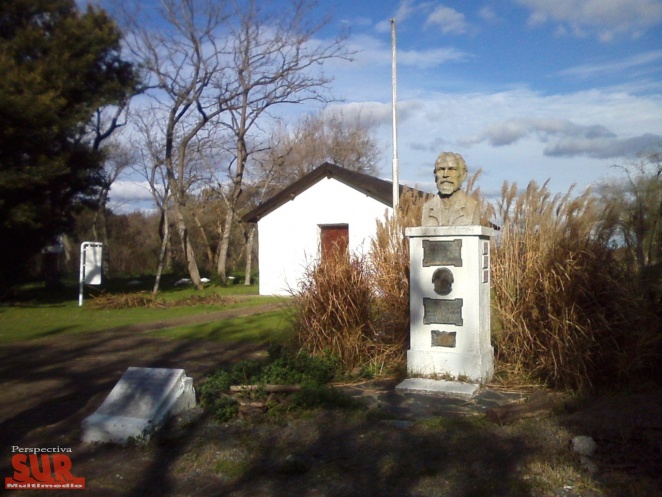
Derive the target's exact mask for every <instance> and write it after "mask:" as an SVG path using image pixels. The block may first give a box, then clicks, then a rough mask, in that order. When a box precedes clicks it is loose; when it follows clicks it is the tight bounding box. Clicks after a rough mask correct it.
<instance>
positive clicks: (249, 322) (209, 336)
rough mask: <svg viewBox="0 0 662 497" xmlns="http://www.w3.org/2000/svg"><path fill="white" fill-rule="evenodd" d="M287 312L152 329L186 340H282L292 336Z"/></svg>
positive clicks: (157, 332)
mask: <svg viewBox="0 0 662 497" xmlns="http://www.w3.org/2000/svg"><path fill="white" fill-rule="evenodd" d="M290 331H291V326H290V323H289V321H288V319H287V311H285V310H279V311H273V312H265V313H261V314H254V315H251V316H245V317H239V318H229V319H224V320H222V321H213V322H210V323H202V324H191V325H186V326H177V327H174V328H166V329H164V330H159V331H154V332H151V333H150V334H151V335H155V336H165V337H170V338H177V339H184V340H196V339H200V340H214V341H219V342H223V341H251V342H282V341H285V340H286V339H287V338H289V337H290V335H291V333H290Z"/></svg>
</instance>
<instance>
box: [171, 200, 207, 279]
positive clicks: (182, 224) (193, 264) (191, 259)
mask: <svg viewBox="0 0 662 497" xmlns="http://www.w3.org/2000/svg"><path fill="white" fill-rule="evenodd" d="M173 211H174V214H175V227H176V228H177V232H178V234H179V239H180V240H181V241H182V245H183V249H184V257H185V258H186V265H187V267H188V273H189V275H190V276H191V282H192V283H193V285H194V286H195V287H196V288H197V289H198V290H202V288H203V287H202V282H201V281H200V271H199V270H198V263H197V261H196V258H195V251H194V250H193V246H192V245H191V241H190V239H189V236H188V228H187V227H186V220H185V219H184V215H183V214H182V211H181V206H180V205H179V203H178V202H177V201H175V202H174V203H173Z"/></svg>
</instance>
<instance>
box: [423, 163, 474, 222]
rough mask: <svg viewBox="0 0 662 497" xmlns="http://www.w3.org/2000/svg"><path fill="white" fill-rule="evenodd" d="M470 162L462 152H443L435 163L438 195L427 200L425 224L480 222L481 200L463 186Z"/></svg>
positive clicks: (424, 208)
mask: <svg viewBox="0 0 662 497" xmlns="http://www.w3.org/2000/svg"><path fill="white" fill-rule="evenodd" d="M466 178H467V165H466V164H465V162H464V159H463V158H462V156H461V155H460V154H455V153H453V152H442V153H441V154H440V155H439V157H437V160H436V161H435V163H434V179H435V183H436V184H437V190H439V193H438V195H435V196H434V198H432V199H430V200H428V201H427V202H425V204H423V214H422V219H421V224H422V225H423V226H472V225H480V209H479V207H478V202H477V201H476V200H475V199H473V198H471V197H469V196H468V195H467V194H466V193H464V192H463V191H462V190H460V187H461V186H462V183H463V182H464V180H465V179H466Z"/></svg>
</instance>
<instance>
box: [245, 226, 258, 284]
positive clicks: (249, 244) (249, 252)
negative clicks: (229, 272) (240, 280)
mask: <svg viewBox="0 0 662 497" xmlns="http://www.w3.org/2000/svg"><path fill="white" fill-rule="evenodd" d="M254 242H255V225H254V224H251V225H250V226H249V227H248V238H247V240H246V278H245V279H244V285H246V286H250V284H251V271H252V270H253V243H254Z"/></svg>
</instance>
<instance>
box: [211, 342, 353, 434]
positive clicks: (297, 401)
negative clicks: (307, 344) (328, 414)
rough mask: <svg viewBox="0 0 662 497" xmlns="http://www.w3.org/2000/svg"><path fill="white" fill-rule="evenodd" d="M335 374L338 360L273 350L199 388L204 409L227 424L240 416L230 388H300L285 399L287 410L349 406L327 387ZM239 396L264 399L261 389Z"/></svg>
mask: <svg viewBox="0 0 662 497" xmlns="http://www.w3.org/2000/svg"><path fill="white" fill-rule="evenodd" d="M338 371H339V368H338V360H337V359H335V358H333V357H329V356H326V357H312V356H310V355H307V354H305V353H293V352H291V351H289V350H287V349H285V348H282V347H280V346H275V347H272V348H271V349H270V351H269V357H268V358H267V359H266V360H262V361H260V360H256V359H253V360H246V361H240V362H238V363H236V364H234V365H233V366H232V367H230V368H229V369H220V370H218V371H217V372H216V373H214V374H212V375H211V376H209V377H208V378H207V379H206V380H205V381H204V383H203V384H202V386H201V387H200V399H201V403H202V405H203V407H204V408H205V409H206V410H208V411H209V412H211V413H212V414H213V415H214V417H215V418H216V419H217V420H219V421H227V420H229V419H232V418H233V417H234V416H236V415H237V414H238V413H239V405H238V403H237V401H236V400H235V399H233V398H232V397H230V396H229V395H228V394H229V392H230V387H231V386H233V385H257V386H260V385H262V386H264V385H301V386H302V387H303V388H302V390H301V391H299V392H295V393H294V394H292V395H291V396H290V398H289V399H288V402H287V404H286V409H288V410H293V409H294V410H299V409H310V408H314V407H329V408H333V407H345V406H350V405H352V402H350V401H349V400H348V398H349V397H348V396H346V395H345V394H343V393H341V392H339V391H336V390H335V389H333V388H331V387H327V386H326V384H327V383H329V382H330V381H332V380H333V379H334V378H335V376H336V374H337V373H338ZM241 395H242V396H243V397H248V398H251V399H259V400H264V399H265V398H266V394H265V391H264V389H260V388H258V389H256V390H251V391H247V392H243V393H242V394H241ZM345 397H347V398H345Z"/></svg>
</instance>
